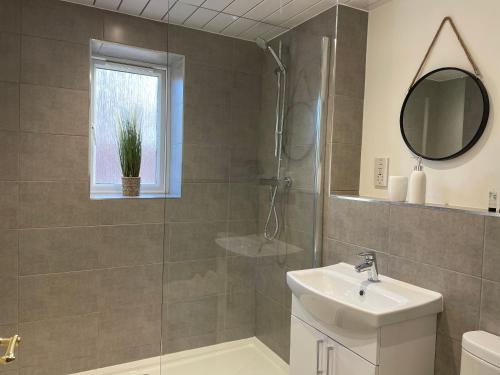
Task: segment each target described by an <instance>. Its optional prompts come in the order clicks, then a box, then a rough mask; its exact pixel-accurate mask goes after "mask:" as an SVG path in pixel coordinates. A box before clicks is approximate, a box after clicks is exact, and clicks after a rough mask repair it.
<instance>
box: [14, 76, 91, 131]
mask: <svg viewBox="0 0 500 375" xmlns="http://www.w3.org/2000/svg"><path fill="white" fill-rule="evenodd" d="M21 129H22V130H27V131H32V132H38V133H54V134H67V135H85V136H87V135H88V134H89V93H88V92H87V91H81V90H70V89H60V88H55V87H47V86H34V85H21Z"/></svg>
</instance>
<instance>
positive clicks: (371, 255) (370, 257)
mask: <svg viewBox="0 0 500 375" xmlns="http://www.w3.org/2000/svg"><path fill="white" fill-rule="evenodd" d="M358 256H359V257H363V258H365V259H366V260H375V259H377V254H376V253H375V251H363V252H362V253H359V254H358Z"/></svg>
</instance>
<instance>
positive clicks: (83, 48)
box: [21, 36, 90, 90]
mask: <svg viewBox="0 0 500 375" xmlns="http://www.w3.org/2000/svg"><path fill="white" fill-rule="evenodd" d="M89 66H90V63H89V46H88V45H81V44H75V43H68V42H62V41H56V40H50V39H42V38H33V37H28V36H23V38H22V61H21V80H22V82H23V83H32V84H38V85H46V86H53V87H61V88H69V89H79V90H87V89H88V87H89V69H90V68H89Z"/></svg>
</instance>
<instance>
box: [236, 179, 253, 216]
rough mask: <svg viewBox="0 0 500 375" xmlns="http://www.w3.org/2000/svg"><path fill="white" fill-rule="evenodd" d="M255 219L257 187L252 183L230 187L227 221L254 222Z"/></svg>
mask: <svg viewBox="0 0 500 375" xmlns="http://www.w3.org/2000/svg"><path fill="white" fill-rule="evenodd" d="M256 217H257V186H256V185H255V184H253V183H240V184H231V185H230V197H229V220H254V219H255V218H256Z"/></svg>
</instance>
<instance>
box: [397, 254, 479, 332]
mask: <svg viewBox="0 0 500 375" xmlns="http://www.w3.org/2000/svg"><path fill="white" fill-rule="evenodd" d="M388 276H390V277H393V278H395V279H398V280H401V281H405V282H408V283H411V284H414V285H417V286H420V287H422V288H426V289H430V290H434V291H436V292H439V293H441V294H442V295H443V301H444V311H443V313H441V314H440V315H439V317H438V332H440V333H442V334H444V335H448V336H450V337H452V338H454V339H456V340H460V339H461V338H462V335H463V334H464V333H465V332H467V331H474V330H476V329H478V327H479V305H480V300H481V279H479V278H476V277H473V276H468V275H464V274H461V273H457V272H454V271H448V270H445V269H442V268H437V267H435V266H431V265H426V264H423V263H416V262H413V261H410V260H406V259H403V258H396V257H390V258H389V266H388Z"/></svg>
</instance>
